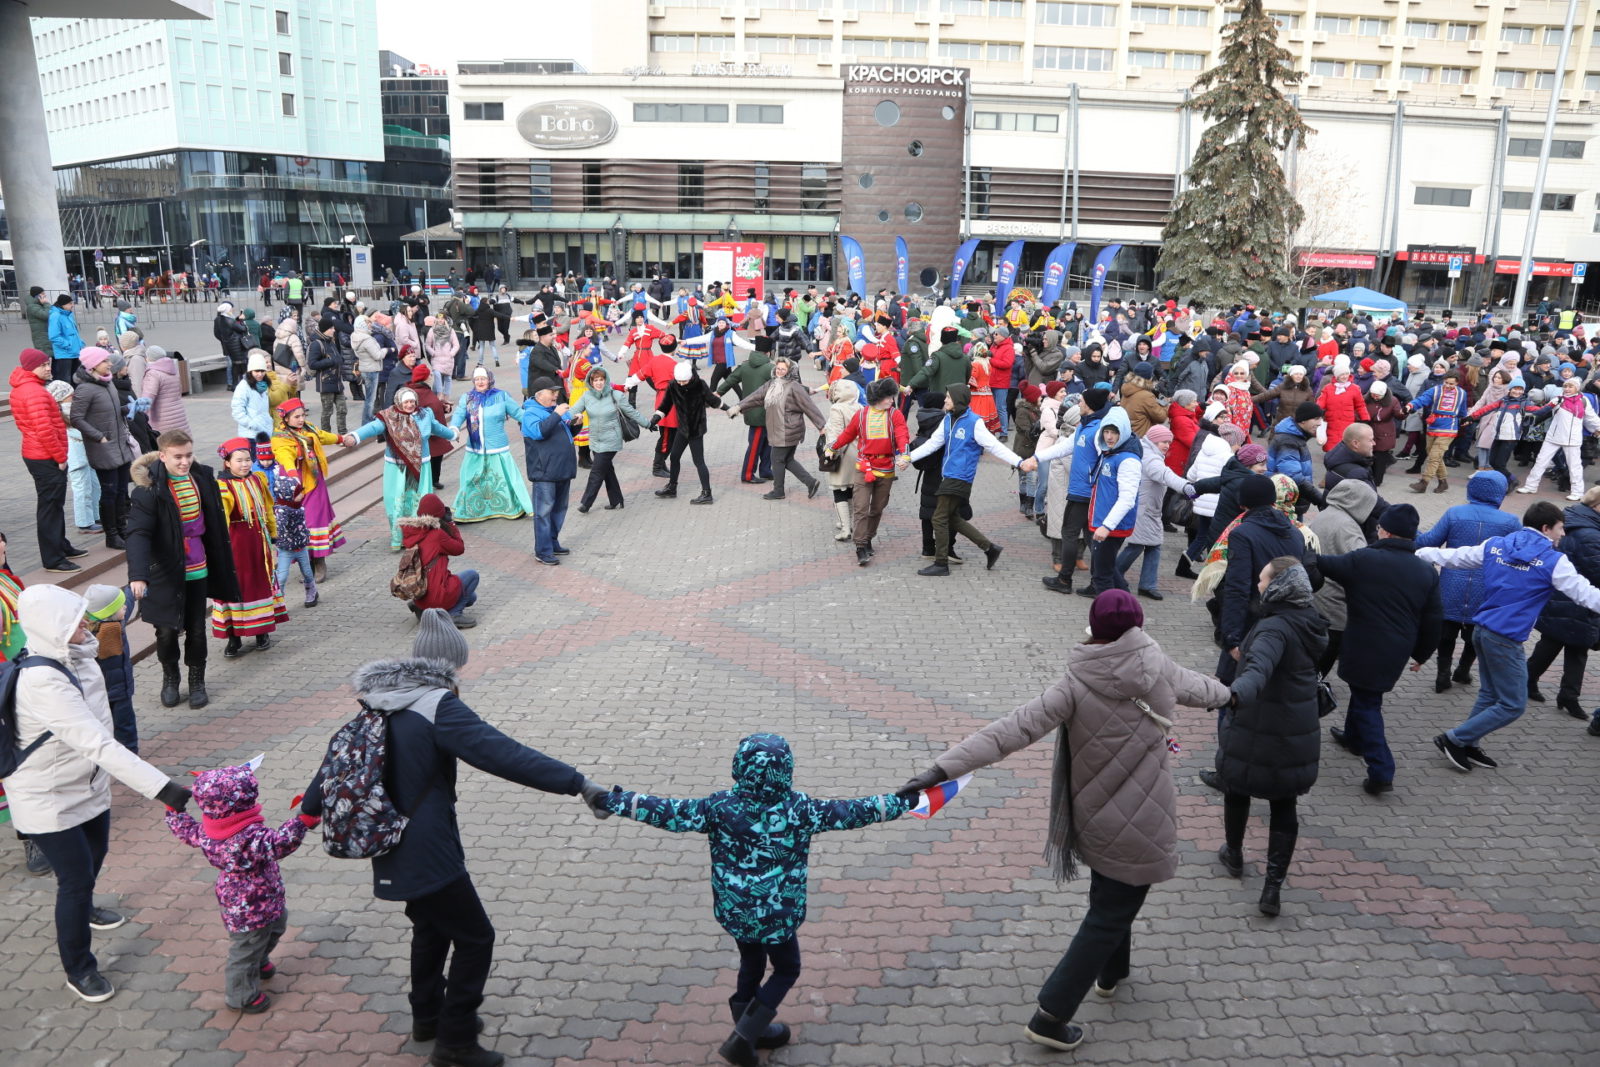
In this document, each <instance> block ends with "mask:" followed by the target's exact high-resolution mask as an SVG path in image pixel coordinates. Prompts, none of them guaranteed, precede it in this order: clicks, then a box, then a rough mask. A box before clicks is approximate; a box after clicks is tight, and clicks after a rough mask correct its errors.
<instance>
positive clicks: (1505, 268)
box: [1494, 259, 1572, 278]
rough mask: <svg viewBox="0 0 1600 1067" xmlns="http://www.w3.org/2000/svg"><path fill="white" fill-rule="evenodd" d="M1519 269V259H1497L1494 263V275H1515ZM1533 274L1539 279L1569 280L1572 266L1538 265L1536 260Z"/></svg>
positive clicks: (1558, 264)
mask: <svg viewBox="0 0 1600 1067" xmlns="http://www.w3.org/2000/svg"><path fill="white" fill-rule="evenodd" d="M1521 269H1522V260H1520V259H1497V260H1495V261H1494V272H1495V273H1496V274H1516V273H1517V272H1518V271H1520V270H1521ZM1533 273H1534V274H1535V275H1538V276H1540V277H1549V278H1570V277H1572V264H1571V263H1540V262H1539V261H1538V260H1534V261H1533Z"/></svg>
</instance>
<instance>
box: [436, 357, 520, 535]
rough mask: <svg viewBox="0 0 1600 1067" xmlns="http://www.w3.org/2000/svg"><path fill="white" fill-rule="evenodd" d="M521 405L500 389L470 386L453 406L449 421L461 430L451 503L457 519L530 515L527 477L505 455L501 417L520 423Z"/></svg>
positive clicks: (508, 451)
mask: <svg viewBox="0 0 1600 1067" xmlns="http://www.w3.org/2000/svg"><path fill="white" fill-rule="evenodd" d="M521 418H522V406H521V405H520V404H518V403H516V402H515V401H513V400H512V399H511V397H510V396H509V395H508V394H507V393H506V392H505V390H503V389H496V388H495V387H494V379H493V378H492V377H491V378H490V379H489V388H488V389H486V390H483V391H479V390H477V389H473V390H471V391H470V392H468V393H467V395H466V396H464V397H462V398H461V400H460V402H458V403H457V404H456V407H455V411H454V412H453V413H452V414H451V416H450V425H451V426H453V427H460V426H465V427H466V428H467V454H466V458H465V459H463V460H462V461H461V473H460V475H459V476H458V478H457V481H458V487H457V489H456V501H455V503H454V504H453V505H452V509H453V510H454V511H455V516H456V521H457V522H482V521H483V520H484V519H520V518H522V517H523V516H524V515H532V514H533V498H532V497H531V496H529V494H528V480H527V479H526V478H525V477H523V474H522V472H521V471H519V470H518V469H517V466H516V463H515V462H514V461H513V460H512V458H511V442H510V440H509V439H508V438H507V437H506V420H507V419H511V420H512V421H514V422H520V420H521Z"/></svg>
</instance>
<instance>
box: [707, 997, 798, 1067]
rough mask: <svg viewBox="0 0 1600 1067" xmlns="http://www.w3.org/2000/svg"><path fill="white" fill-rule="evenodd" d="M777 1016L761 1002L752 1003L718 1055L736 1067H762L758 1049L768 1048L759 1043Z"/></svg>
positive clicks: (740, 1017) (735, 1024) (754, 1001)
mask: <svg viewBox="0 0 1600 1067" xmlns="http://www.w3.org/2000/svg"><path fill="white" fill-rule="evenodd" d="M777 1014H778V1013H777V1012H776V1011H774V1010H773V1009H772V1008H769V1007H767V1006H766V1005H765V1004H763V1003H761V1001H759V1000H753V1001H751V1002H750V1006H749V1007H747V1008H745V1010H744V1014H743V1015H741V1016H739V1021H738V1022H736V1023H734V1025H733V1033H731V1034H729V1035H728V1040H726V1041H724V1042H723V1043H722V1047H721V1048H719V1049H717V1055H719V1056H721V1057H722V1058H723V1059H725V1060H727V1061H728V1062H729V1063H732V1064H735V1065H736V1067H760V1064H761V1061H760V1060H759V1059H757V1058H756V1049H757V1048H765V1047H767V1046H764V1045H760V1044H758V1042H759V1041H761V1039H763V1038H764V1037H766V1036H767V1027H768V1025H770V1024H771V1022H772V1020H773V1017H774V1016H776V1015H777ZM785 1040H787V1028H785ZM773 1047H776V1046H773Z"/></svg>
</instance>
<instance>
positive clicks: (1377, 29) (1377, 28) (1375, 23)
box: [1356, 19, 1389, 37]
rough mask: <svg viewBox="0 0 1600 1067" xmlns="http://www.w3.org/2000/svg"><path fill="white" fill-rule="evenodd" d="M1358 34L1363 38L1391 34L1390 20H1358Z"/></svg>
mask: <svg viewBox="0 0 1600 1067" xmlns="http://www.w3.org/2000/svg"><path fill="white" fill-rule="evenodd" d="M1356 32H1357V33H1358V34H1360V35H1361V36H1363V37H1381V36H1383V35H1384V34H1386V33H1388V32H1389V20H1388V19H1357V20H1356Z"/></svg>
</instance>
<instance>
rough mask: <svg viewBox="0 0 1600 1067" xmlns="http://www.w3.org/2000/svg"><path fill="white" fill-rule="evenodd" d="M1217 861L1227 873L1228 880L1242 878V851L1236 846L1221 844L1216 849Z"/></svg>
mask: <svg viewBox="0 0 1600 1067" xmlns="http://www.w3.org/2000/svg"><path fill="white" fill-rule="evenodd" d="M1217 861H1218V862H1219V863H1221V864H1222V869H1223V870H1225V871H1227V872H1228V877H1229V878H1243V877H1244V850H1243V849H1241V848H1239V847H1238V846H1237V845H1228V844H1223V845H1222V847H1221V848H1218V849H1217Z"/></svg>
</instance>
